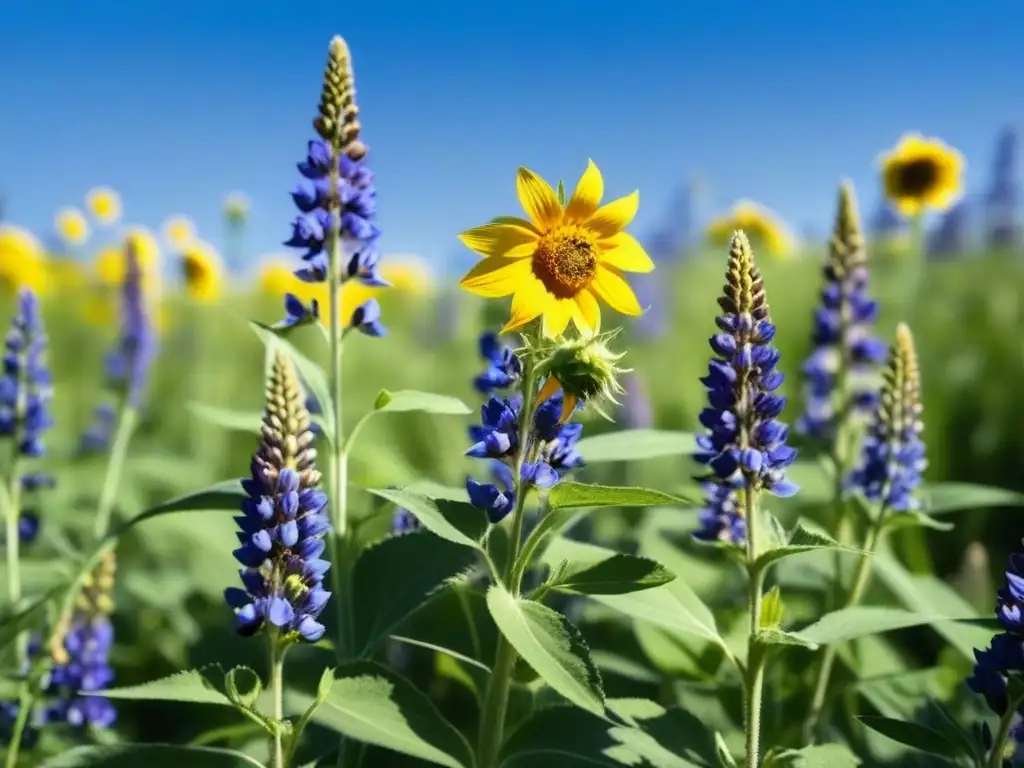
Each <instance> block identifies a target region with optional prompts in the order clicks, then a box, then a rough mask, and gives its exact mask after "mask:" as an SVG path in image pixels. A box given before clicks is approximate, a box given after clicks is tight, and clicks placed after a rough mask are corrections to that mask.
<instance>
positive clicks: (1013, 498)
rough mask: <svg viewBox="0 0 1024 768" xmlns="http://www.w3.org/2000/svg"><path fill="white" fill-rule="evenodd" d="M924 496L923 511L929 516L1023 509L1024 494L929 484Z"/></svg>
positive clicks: (949, 484) (987, 488) (969, 485)
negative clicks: (985, 509)
mask: <svg viewBox="0 0 1024 768" xmlns="http://www.w3.org/2000/svg"><path fill="white" fill-rule="evenodd" d="M925 495H926V497H927V503H926V505H925V511H926V512H927V513H928V514H929V515H944V514H947V513H949V512H960V511H970V510H974V509H984V508H986V507H1024V494H1021V493H1018V492H1016V491H1011V490H1008V489H1006V488H995V487H993V486H988V485H975V484H974V483H929V484H928V485H927V486H925Z"/></svg>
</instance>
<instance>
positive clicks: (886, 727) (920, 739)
mask: <svg viewBox="0 0 1024 768" xmlns="http://www.w3.org/2000/svg"><path fill="white" fill-rule="evenodd" d="M857 719H858V720H860V722H861V723H863V724H864V725H866V726H867V727H868V728H870V729H871V730H873V731H876V732H877V733H880V734H882V735H883V736H886V737H888V738H890V739H892V740H893V741H898V742H899V743H900V744H903V745H905V746H908V747H911V748H913V749H917V750H920V751H921V752H924V753H926V754H929V755H936V756H937V757H944V758H946V759H948V760H956V758H958V757H962V756H968V757H969V756H970V755H969V753H966V752H964V751H963V749H962V748H961V747H960V745H959V744H956V743H954V742H952V741H950V740H949V739H947V738H946V735H945V734H944V733H942V732H941V731H937V730H935V729H934V728H929V727H928V726H925V725H918V724H917V723H912V722H909V721H906V720H894V719H892V718H889V717H866V716H858V717H857Z"/></svg>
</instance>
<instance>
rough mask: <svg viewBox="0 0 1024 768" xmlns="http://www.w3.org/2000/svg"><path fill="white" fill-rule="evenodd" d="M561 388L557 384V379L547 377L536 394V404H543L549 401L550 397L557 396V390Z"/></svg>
mask: <svg viewBox="0 0 1024 768" xmlns="http://www.w3.org/2000/svg"><path fill="white" fill-rule="evenodd" d="M561 388H562V385H561V384H559V383H558V379H556V378H555V377H554V376H548V377H547V379H545V380H544V386H542V387H541V388H540V392H538V393H537V402H538V403H544V402H547V401H548V400H550V399H551V398H552V397H554V396H555V395H557V394H558V390H560V389H561Z"/></svg>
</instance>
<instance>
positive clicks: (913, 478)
mask: <svg viewBox="0 0 1024 768" xmlns="http://www.w3.org/2000/svg"><path fill="white" fill-rule="evenodd" d="M921 410H922V406H921V375H920V369H919V367H918V362H917V352H916V350H915V348H914V339H913V336H912V335H911V332H910V328H908V327H907V326H906V325H905V324H903V323H900V325H899V326H897V328H896V341H895V343H894V344H893V346H892V347H891V348H890V350H889V356H888V361H887V362H886V365H885V369H884V372H883V382H882V388H881V393H880V396H879V399H878V405H877V407H876V410H875V414H874V417H873V418H872V420H871V424H870V426H869V428H868V432H867V435H866V437H865V438H864V444H863V448H862V452H861V457H860V463H859V464H858V466H857V467H856V468H855V469H854V470H853V472H851V473H850V475H849V476H848V477H847V480H846V488H847V490H850V491H854V492H857V493H859V494H860V495H862V496H863V497H864V498H865V499H866V500H867V501H868V502H870V503H871V504H872V506H873V510H872V515H871V520H870V522H869V526H868V530H867V533H866V535H865V538H864V542H863V544H862V550H863V552H862V554H861V556H860V559H859V560H858V562H857V568H856V571H855V572H854V577H853V585H852V586H851V588H850V592H849V594H848V595H847V598H846V602H845V606H846V607H850V606H854V605H856V604H857V603H859V602H860V600H861V598H862V597H863V596H864V591H865V589H866V588H867V585H868V581H869V578H870V575H871V559H872V556H873V553H874V550H875V547H876V546H877V545H878V541H879V538H880V537H881V535H882V533H883V532H884V530H885V526H886V524H887V523H888V522H889V520H890V518H891V516H892V515H893V514H894V513H899V512H913V511H916V510H917V509H918V508H919V506H920V502H919V501H918V500H917V499H916V498H915V496H914V491H915V490H916V489H917V487H918V486H919V485H920V483H921V474H922V472H923V471H924V469H925V467H926V466H927V461H926V460H925V445H924V442H923V441H922V439H921V433H922V431H923V429H924V424H923V422H922V421H921ZM837 653H838V646H837V645H830V646H828V647H827V648H826V649H825V651H824V654H823V656H822V660H821V669H820V671H819V673H818V681H817V684H816V687H815V690H814V695H813V698H812V700H811V708H810V714H809V716H808V721H807V727H806V729H805V730H806V733H807V734H808V735H810V734H813V731H814V727H815V725H816V723H817V721H818V719H819V717H820V716H821V712H822V710H823V708H824V705H825V697H826V694H827V693H828V684H829V680H830V678H831V675H832V668H833V666H834V665H835V660H836V654H837Z"/></svg>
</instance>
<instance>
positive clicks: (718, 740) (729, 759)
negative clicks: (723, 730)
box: [715, 731, 739, 768]
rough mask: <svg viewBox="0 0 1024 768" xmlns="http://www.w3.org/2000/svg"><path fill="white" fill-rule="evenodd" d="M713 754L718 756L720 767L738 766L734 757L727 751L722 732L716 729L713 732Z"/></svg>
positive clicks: (731, 767)
mask: <svg viewBox="0 0 1024 768" xmlns="http://www.w3.org/2000/svg"><path fill="white" fill-rule="evenodd" d="M715 756H716V757H717V758H718V764H719V765H720V766H721V768H739V766H738V765H737V763H736V758H735V757H733V756H732V752H730V751H729V745H728V744H726V743H725V739H724V738H722V734H720V733H718V732H717V731H716V732H715Z"/></svg>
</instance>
